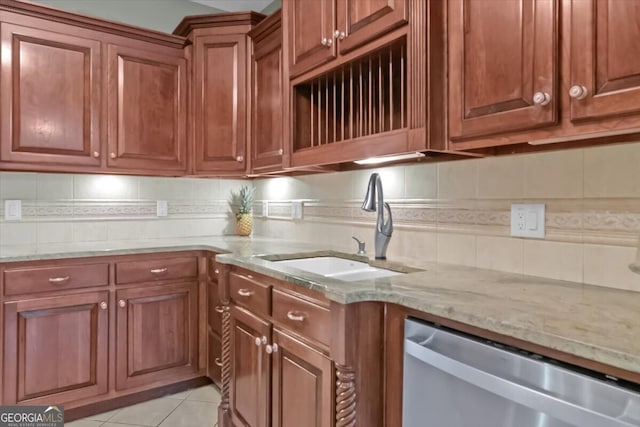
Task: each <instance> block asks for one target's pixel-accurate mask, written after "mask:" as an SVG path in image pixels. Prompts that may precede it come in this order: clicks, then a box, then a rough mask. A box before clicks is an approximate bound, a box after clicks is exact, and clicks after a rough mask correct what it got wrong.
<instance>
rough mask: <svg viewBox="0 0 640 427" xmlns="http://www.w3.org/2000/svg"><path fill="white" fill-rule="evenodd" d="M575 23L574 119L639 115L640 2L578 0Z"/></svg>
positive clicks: (574, 7) (573, 11)
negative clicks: (639, 41)
mask: <svg viewBox="0 0 640 427" xmlns="http://www.w3.org/2000/svg"><path fill="white" fill-rule="evenodd" d="M570 22H571V77H570V81H569V84H568V87H572V86H576V88H577V91H576V92H574V93H572V91H570V92H569V93H570V95H574V96H575V97H572V98H571V119H572V120H581V119H595V118H600V117H606V116H621V115H625V114H630V113H636V114H637V113H639V112H640V102H638V100H640V43H638V40H640V24H639V23H640V2H638V1H620V0H579V1H578V0H574V1H573V2H572V5H571V21H570ZM581 89H582V90H583V91H584V92H581ZM574 90H575V89H574Z"/></svg>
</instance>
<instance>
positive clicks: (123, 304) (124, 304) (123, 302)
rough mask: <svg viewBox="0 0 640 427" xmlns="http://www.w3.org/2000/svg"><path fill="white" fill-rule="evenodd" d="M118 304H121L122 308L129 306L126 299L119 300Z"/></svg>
mask: <svg viewBox="0 0 640 427" xmlns="http://www.w3.org/2000/svg"><path fill="white" fill-rule="evenodd" d="M118 305H119V306H120V307H121V308H124V307H126V306H127V303H126V302H125V300H123V299H121V300H120V301H118Z"/></svg>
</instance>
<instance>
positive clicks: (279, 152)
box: [278, 148, 284, 156]
mask: <svg viewBox="0 0 640 427" xmlns="http://www.w3.org/2000/svg"><path fill="white" fill-rule="evenodd" d="M278 154H279V155H281V156H282V155H283V154H284V150H283V149H282V148H281V149H279V150H278Z"/></svg>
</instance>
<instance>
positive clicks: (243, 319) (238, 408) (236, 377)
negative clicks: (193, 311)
mask: <svg viewBox="0 0 640 427" xmlns="http://www.w3.org/2000/svg"><path fill="white" fill-rule="evenodd" d="M230 313H231V319H230V325H231V326H230V327H231V377H230V378H231V379H230V384H229V404H230V408H231V421H232V422H233V424H234V425H237V426H241V425H242V426H250V427H267V426H268V425H269V422H268V420H269V413H270V410H269V406H268V405H269V402H270V387H269V385H270V379H271V366H270V363H269V357H268V355H267V353H266V352H265V350H264V348H265V345H266V344H267V343H268V342H270V338H271V324H270V323H268V322H266V321H264V320H262V319H261V318H259V317H257V316H255V315H254V314H252V313H251V312H249V311H246V310H244V309H242V308H239V307H236V306H234V305H232V306H231V311H230ZM299 425H303V424H299Z"/></svg>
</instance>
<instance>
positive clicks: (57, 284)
mask: <svg viewBox="0 0 640 427" xmlns="http://www.w3.org/2000/svg"><path fill="white" fill-rule="evenodd" d="M2 274H3V279H4V293H5V295H20V294H31V293H34V292H55V291H61V290H66V289H74V288H88V287H90V286H107V285H108V284H109V264H108V263H99V264H78V265H65V266H52V265H42V266H38V267H25V268H21V267H17V268H8V269H6V270H4V271H3V272H2Z"/></svg>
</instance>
